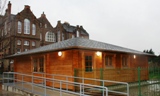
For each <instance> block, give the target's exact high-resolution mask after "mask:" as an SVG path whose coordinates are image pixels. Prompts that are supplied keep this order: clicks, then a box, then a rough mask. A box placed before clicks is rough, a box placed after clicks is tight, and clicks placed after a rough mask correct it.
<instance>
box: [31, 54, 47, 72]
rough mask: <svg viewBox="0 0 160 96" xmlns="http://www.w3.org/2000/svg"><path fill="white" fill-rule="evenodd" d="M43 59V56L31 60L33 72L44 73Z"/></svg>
mask: <svg viewBox="0 0 160 96" xmlns="http://www.w3.org/2000/svg"><path fill="white" fill-rule="evenodd" d="M44 61H45V58H44V57H43V56H41V57H36V58H33V59H32V67H33V70H32V71H33V72H41V73H44V72H45V62H44Z"/></svg>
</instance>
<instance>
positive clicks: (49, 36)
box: [45, 32, 55, 42]
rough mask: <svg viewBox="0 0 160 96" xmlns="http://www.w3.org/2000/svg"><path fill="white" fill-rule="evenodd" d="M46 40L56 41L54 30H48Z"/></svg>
mask: <svg viewBox="0 0 160 96" xmlns="http://www.w3.org/2000/svg"><path fill="white" fill-rule="evenodd" d="M45 41H48V42H55V35H54V33H53V32H47V33H46V36H45Z"/></svg>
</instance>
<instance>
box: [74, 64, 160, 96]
mask: <svg viewBox="0 0 160 96" xmlns="http://www.w3.org/2000/svg"><path fill="white" fill-rule="evenodd" d="M74 73H75V76H78V77H84V78H86V77H90V78H97V79H101V80H111V81H119V82H128V84H129V90H130V93H129V94H130V96H160V67H158V66H156V67H148V68H140V67H138V68H105V69H102V68H101V69H92V71H91V72H86V71H85V69H75V72H74ZM85 82H88V83H89V84H98V83H97V82H90V81H85ZM99 85H101V83H99ZM104 86H107V87H108V90H116V91H118V90H119V91H122V90H123V91H124V92H126V90H125V89H124V88H125V87H124V86H123V85H120V84H113V83H105V84H104Z"/></svg>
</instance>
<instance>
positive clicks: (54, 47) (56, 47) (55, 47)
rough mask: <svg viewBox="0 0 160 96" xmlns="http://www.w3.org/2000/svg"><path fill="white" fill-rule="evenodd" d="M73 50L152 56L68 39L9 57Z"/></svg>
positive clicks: (87, 40)
mask: <svg viewBox="0 0 160 96" xmlns="http://www.w3.org/2000/svg"><path fill="white" fill-rule="evenodd" d="M72 48H79V49H89V50H97V51H112V52H122V53H130V54H140V55H150V54H147V53H143V52H141V51H137V50H133V49H128V48H124V47H120V46H116V45H112V44H108V43H104V42H99V41H94V40H90V39H85V38H73V39H68V40H64V41H61V42H57V43H53V44H50V45H46V46H43V47H39V48H36V49H32V50H29V51H26V52H22V53H19V54H14V55H12V56H9V57H15V56H21V55H28V54H34V53H42V52H51V51H62V50H66V49H72ZM9 57H8V58H9Z"/></svg>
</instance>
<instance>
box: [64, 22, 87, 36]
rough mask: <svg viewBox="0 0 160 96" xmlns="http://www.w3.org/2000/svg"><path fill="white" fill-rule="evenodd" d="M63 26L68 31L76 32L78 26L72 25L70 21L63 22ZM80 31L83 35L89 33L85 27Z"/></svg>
mask: <svg viewBox="0 0 160 96" xmlns="http://www.w3.org/2000/svg"><path fill="white" fill-rule="evenodd" d="M62 26H63V28H64V29H65V30H66V31H68V32H75V31H76V27H75V26H71V25H69V24H68V23H63V24H62ZM80 32H81V34H83V35H88V33H87V31H86V30H85V29H83V28H82V27H80Z"/></svg>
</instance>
